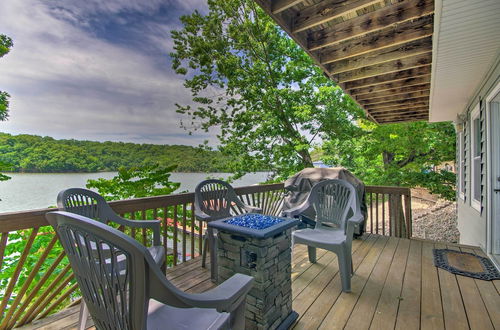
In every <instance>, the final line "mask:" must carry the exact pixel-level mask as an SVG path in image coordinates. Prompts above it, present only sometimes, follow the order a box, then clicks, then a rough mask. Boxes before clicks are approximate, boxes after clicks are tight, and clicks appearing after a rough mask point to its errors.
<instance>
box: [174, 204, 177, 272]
mask: <svg viewBox="0 0 500 330" xmlns="http://www.w3.org/2000/svg"><path fill="white" fill-rule="evenodd" d="M173 220H174V223H173V225H174V239H173V244H174V266H177V205H175V206H174V219H173Z"/></svg>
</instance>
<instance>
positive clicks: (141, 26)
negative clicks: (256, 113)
mask: <svg viewBox="0 0 500 330" xmlns="http://www.w3.org/2000/svg"><path fill="white" fill-rule="evenodd" d="M194 9H198V10H200V11H202V12H204V11H206V0H147V1H144V0H142V1H141V0H106V1H102V0H85V1H82V0H45V1H41V0H1V1H0V33H1V34H6V35H8V36H10V37H12V39H13V40H14V48H13V49H12V51H11V52H10V53H9V54H8V55H6V56H5V57H3V58H2V59H0V90H4V91H7V92H9V93H10V94H11V107H10V108H11V109H10V118H9V120H8V121H6V122H0V131H1V132H7V133H11V134H20V133H27V134H37V135H49V136H53V137H55V138H75V139H87V140H99V141H104V140H111V141H130V142H139V143H157V144H190V145H198V144H200V143H202V142H203V141H204V140H207V139H208V140H209V141H210V142H211V144H214V143H215V141H216V139H215V136H214V133H212V134H211V135H208V134H205V133H204V132H195V133H194V134H193V135H191V136H190V135H188V134H187V132H186V131H185V130H183V129H182V128H180V125H179V124H180V120H181V119H182V115H180V114H177V113H176V112H175V103H181V104H187V103H190V100H191V97H190V93H189V91H187V90H186V89H185V88H184V87H183V86H182V83H183V79H182V77H181V76H177V75H176V74H175V73H174V72H173V71H172V70H171V68H170V59H169V56H168V54H169V52H171V51H172V46H173V42H172V40H171V38H170V31H171V30H173V29H177V28H180V22H179V17H180V16H181V15H183V14H189V13H191V12H192V11H193V10H194Z"/></svg>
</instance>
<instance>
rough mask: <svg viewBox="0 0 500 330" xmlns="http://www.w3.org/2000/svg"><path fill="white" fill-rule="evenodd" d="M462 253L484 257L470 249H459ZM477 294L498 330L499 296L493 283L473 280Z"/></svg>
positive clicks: (499, 326) (482, 253)
mask: <svg viewBox="0 0 500 330" xmlns="http://www.w3.org/2000/svg"><path fill="white" fill-rule="evenodd" d="M461 250H462V251H464V252H469V253H475V254H477V255H479V256H482V257H486V255H485V254H484V252H483V251H481V250H479V251H478V250H477V249H470V248H461ZM474 281H475V283H476V285H477V288H478V290H479V292H480V293H481V298H482V299H483V302H484V306H485V307H486V310H487V311H488V315H489V317H490V319H491V323H492V324H493V327H494V328H495V329H500V312H499V311H498V309H499V306H500V294H499V293H498V291H497V290H496V288H495V285H494V284H493V281H482V280H474Z"/></svg>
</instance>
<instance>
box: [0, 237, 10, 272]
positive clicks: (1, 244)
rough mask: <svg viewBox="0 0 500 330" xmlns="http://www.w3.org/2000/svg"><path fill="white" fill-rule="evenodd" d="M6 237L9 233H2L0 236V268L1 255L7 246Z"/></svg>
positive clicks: (1, 263)
mask: <svg viewBox="0 0 500 330" xmlns="http://www.w3.org/2000/svg"><path fill="white" fill-rule="evenodd" d="M8 239H9V233H2V237H1V238H0V269H2V265H3V256H4V253H5V248H6V247H7V241H8Z"/></svg>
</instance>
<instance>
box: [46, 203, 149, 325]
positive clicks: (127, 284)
mask: <svg viewBox="0 0 500 330" xmlns="http://www.w3.org/2000/svg"><path fill="white" fill-rule="evenodd" d="M46 217H47V220H48V221H49V223H50V224H51V225H52V226H53V227H54V228H55V230H56V232H57V234H58V236H59V239H60V241H61V243H62V245H63V247H64V250H65V252H66V255H67V256H68V258H69V261H70V264H71V268H72V269H73V272H74V274H75V277H76V280H77V282H78V285H79V287H80V290H81V293H82V296H83V298H84V299H85V302H86V304H87V306H88V308H89V312H90V314H91V315H92V319H93V321H94V323H95V325H96V327H97V328H98V329H144V328H145V324H146V315H147V305H146V302H147V298H148V294H147V292H146V283H147V282H146V263H145V258H144V254H145V253H146V252H147V250H146V249H145V248H144V247H142V246H141V245H140V244H139V243H137V242H135V241H134V240H132V239H131V238H130V237H128V236H126V235H125V234H123V233H121V232H120V231H117V230H115V229H113V228H111V227H109V226H107V225H105V224H102V223H100V222H98V221H94V220H91V219H89V218H85V217H82V216H79V215H76V214H73V213H68V212H63V211H56V212H50V213H48V214H47V215H46Z"/></svg>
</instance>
